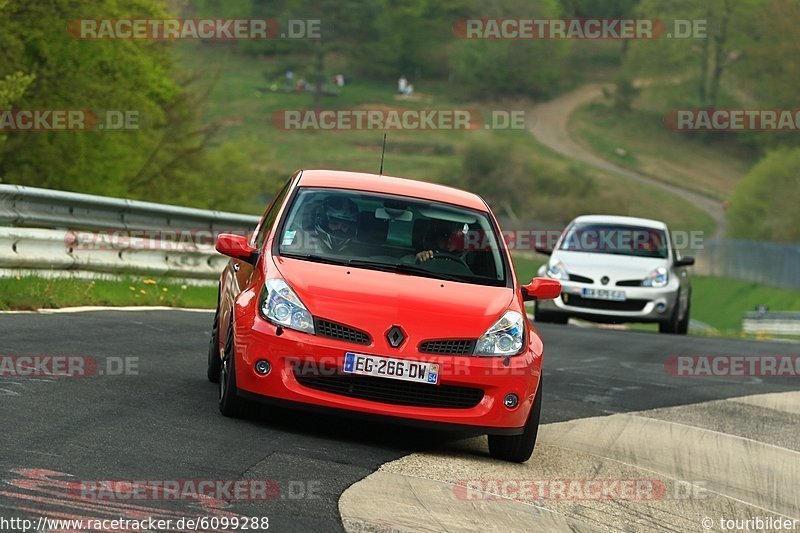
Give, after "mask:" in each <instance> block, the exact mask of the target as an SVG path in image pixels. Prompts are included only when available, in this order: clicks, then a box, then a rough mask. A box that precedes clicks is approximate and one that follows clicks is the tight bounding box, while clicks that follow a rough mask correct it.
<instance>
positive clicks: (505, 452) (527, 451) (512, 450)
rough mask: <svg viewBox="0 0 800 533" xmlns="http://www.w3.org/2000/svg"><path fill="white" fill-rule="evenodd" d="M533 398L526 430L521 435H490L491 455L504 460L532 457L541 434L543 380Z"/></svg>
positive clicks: (523, 459)
mask: <svg viewBox="0 0 800 533" xmlns="http://www.w3.org/2000/svg"><path fill="white" fill-rule="evenodd" d="M541 379H542V378H541V377H540V378H539V390H537V391H536V396H535V397H534V399H533V408H532V409H531V413H530V414H529V415H528V422H527V423H526V424H525V431H524V432H523V433H522V434H521V435H489V455H491V456H492V457H494V458H495V459H500V460H502V461H511V462H513V463H524V462H525V461H527V460H528V459H530V458H531V455H532V454H533V448H534V447H535V446H536V436H537V435H538V434H539V418H540V417H541V414H542V381H541Z"/></svg>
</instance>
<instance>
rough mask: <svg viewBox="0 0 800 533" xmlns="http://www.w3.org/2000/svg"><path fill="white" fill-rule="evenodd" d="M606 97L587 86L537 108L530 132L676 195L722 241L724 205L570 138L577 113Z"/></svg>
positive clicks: (558, 148) (596, 86) (576, 156)
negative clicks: (704, 217)
mask: <svg viewBox="0 0 800 533" xmlns="http://www.w3.org/2000/svg"><path fill="white" fill-rule="evenodd" d="M602 94H603V86H602V85H600V84H588V85H583V86H581V87H579V88H578V89H575V90H574V91H572V92H569V93H566V94H564V95H562V96H559V97H558V98H556V99H554V100H551V101H549V102H545V103H542V104H538V105H536V106H535V107H534V108H533V111H532V116H531V117H529V125H528V129H529V131H530V132H531V133H532V134H533V136H534V137H536V140H538V141H539V142H540V143H542V144H543V145H545V146H547V147H548V148H550V149H551V150H553V151H555V152H558V153H559V154H561V155H564V156H566V157H569V158H571V159H575V160H578V161H581V162H583V163H586V164H588V165H591V166H593V167H596V168H599V169H601V170H605V171H608V172H613V173H615V174H620V175H622V176H625V177H627V178H631V179H632V180H635V181H638V182H640V183H646V184H648V185H652V186H653V187H657V188H659V189H661V190H663V191H665V192H668V193H670V194H674V195H675V196H678V197H680V198H682V199H684V200H686V201H687V202H689V203H690V204H692V205H694V206H695V207H698V208H699V209H702V210H703V211H705V212H706V213H708V214H709V215H710V216H711V218H713V219H714V223H715V224H716V229H715V231H714V235H712V237H721V236H723V235H724V234H725V213H724V211H723V209H722V204H721V203H720V202H718V201H717V200H714V199H712V198H708V197H707V196H703V195H702V194H698V193H696V192H693V191H689V190H687V189H683V188H681V187H678V186H675V185H671V184H669V183H664V182H662V181H658V180H656V179H653V178H650V177H648V176H645V175H643V174H640V173H638V172H636V171H634V170H630V169H627V168H624V167H621V166H619V165H617V164H615V163H612V162H611V161H607V160H606V159H603V158H602V157H600V156H598V155H597V154H595V153H594V152H592V151H591V150H589V149H588V148H585V147H584V146H582V145H580V144H578V142H577V141H575V140H574V139H573V138H572V137H571V136H570V134H569V131H568V130H567V123H568V122H569V117H570V115H571V114H572V112H573V111H575V109H577V108H578V107H579V106H581V105H583V104H586V103H588V102H590V101H592V100H594V99H596V98H599V97H601V96H602Z"/></svg>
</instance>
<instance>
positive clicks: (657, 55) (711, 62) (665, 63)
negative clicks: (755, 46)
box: [625, 0, 768, 107]
mask: <svg viewBox="0 0 800 533" xmlns="http://www.w3.org/2000/svg"><path fill="white" fill-rule="evenodd" d="M767 1H768V0H707V1H705V2H696V1H695V0H670V1H667V0H642V2H641V3H640V4H639V6H638V7H637V9H636V14H637V16H638V17H642V18H656V19H660V20H661V21H663V22H664V23H665V25H666V30H667V32H670V31H671V28H672V24H673V21H676V20H682V21H693V20H704V21H705V22H706V34H707V37H702V36H695V37H692V38H667V37H666V36H663V37H662V38H659V39H653V40H640V41H636V42H633V43H631V45H630V50H629V53H628V54H627V56H626V61H625V68H626V69H627V70H629V71H630V72H631V73H632V75H634V76H636V77H652V76H664V75H668V76H669V77H671V78H673V79H682V80H685V81H688V82H690V83H688V84H686V85H685V86H686V87H690V88H693V91H692V92H693V93H694V94H691V93H687V94H686V95H685V96H684V102H682V103H683V104H684V105H692V106H698V107H716V106H717V105H718V104H719V102H720V85H721V81H722V79H723V76H724V75H725V74H726V73H727V72H728V70H729V68H730V67H731V65H732V64H733V63H734V62H735V61H736V60H737V59H738V57H739V56H740V50H741V48H742V46H744V45H745V43H746V40H747V35H748V32H747V27H748V24H749V21H750V19H751V18H752V17H753V15H754V14H755V13H756V12H758V10H759V9H762V8H763V6H764V5H765V4H766V2H767Z"/></svg>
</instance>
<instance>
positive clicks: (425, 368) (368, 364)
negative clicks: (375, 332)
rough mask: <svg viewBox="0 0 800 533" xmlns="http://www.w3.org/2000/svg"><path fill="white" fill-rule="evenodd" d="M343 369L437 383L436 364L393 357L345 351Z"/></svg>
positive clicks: (417, 381)
mask: <svg viewBox="0 0 800 533" xmlns="http://www.w3.org/2000/svg"><path fill="white" fill-rule="evenodd" d="M344 371H345V373H347V374H360V375H363V376H378V377H382V378H391V379H400V380H403V381H414V382H416V383H429V384H431V385H436V384H437V383H439V365H438V364H436V363H422V362H420V361H409V360H407V359H395V358H394V357H376V356H374V355H365V354H362V353H353V352H346V353H345V354H344Z"/></svg>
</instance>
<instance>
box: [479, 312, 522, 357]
mask: <svg viewBox="0 0 800 533" xmlns="http://www.w3.org/2000/svg"><path fill="white" fill-rule="evenodd" d="M524 347H525V317H524V316H523V315H522V314H521V313H518V312H516V311H506V312H505V313H504V314H503V316H502V317H500V320H498V321H497V322H495V323H494V325H493V326H492V327H490V328H489V329H488V330H486V333H484V334H483V335H481V338H479V339H478V342H477V344H476V345H475V355H488V356H492V355H495V356H508V355H517V354H518V353H520V352H521V351H522V349H523V348H524Z"/></svg>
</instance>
